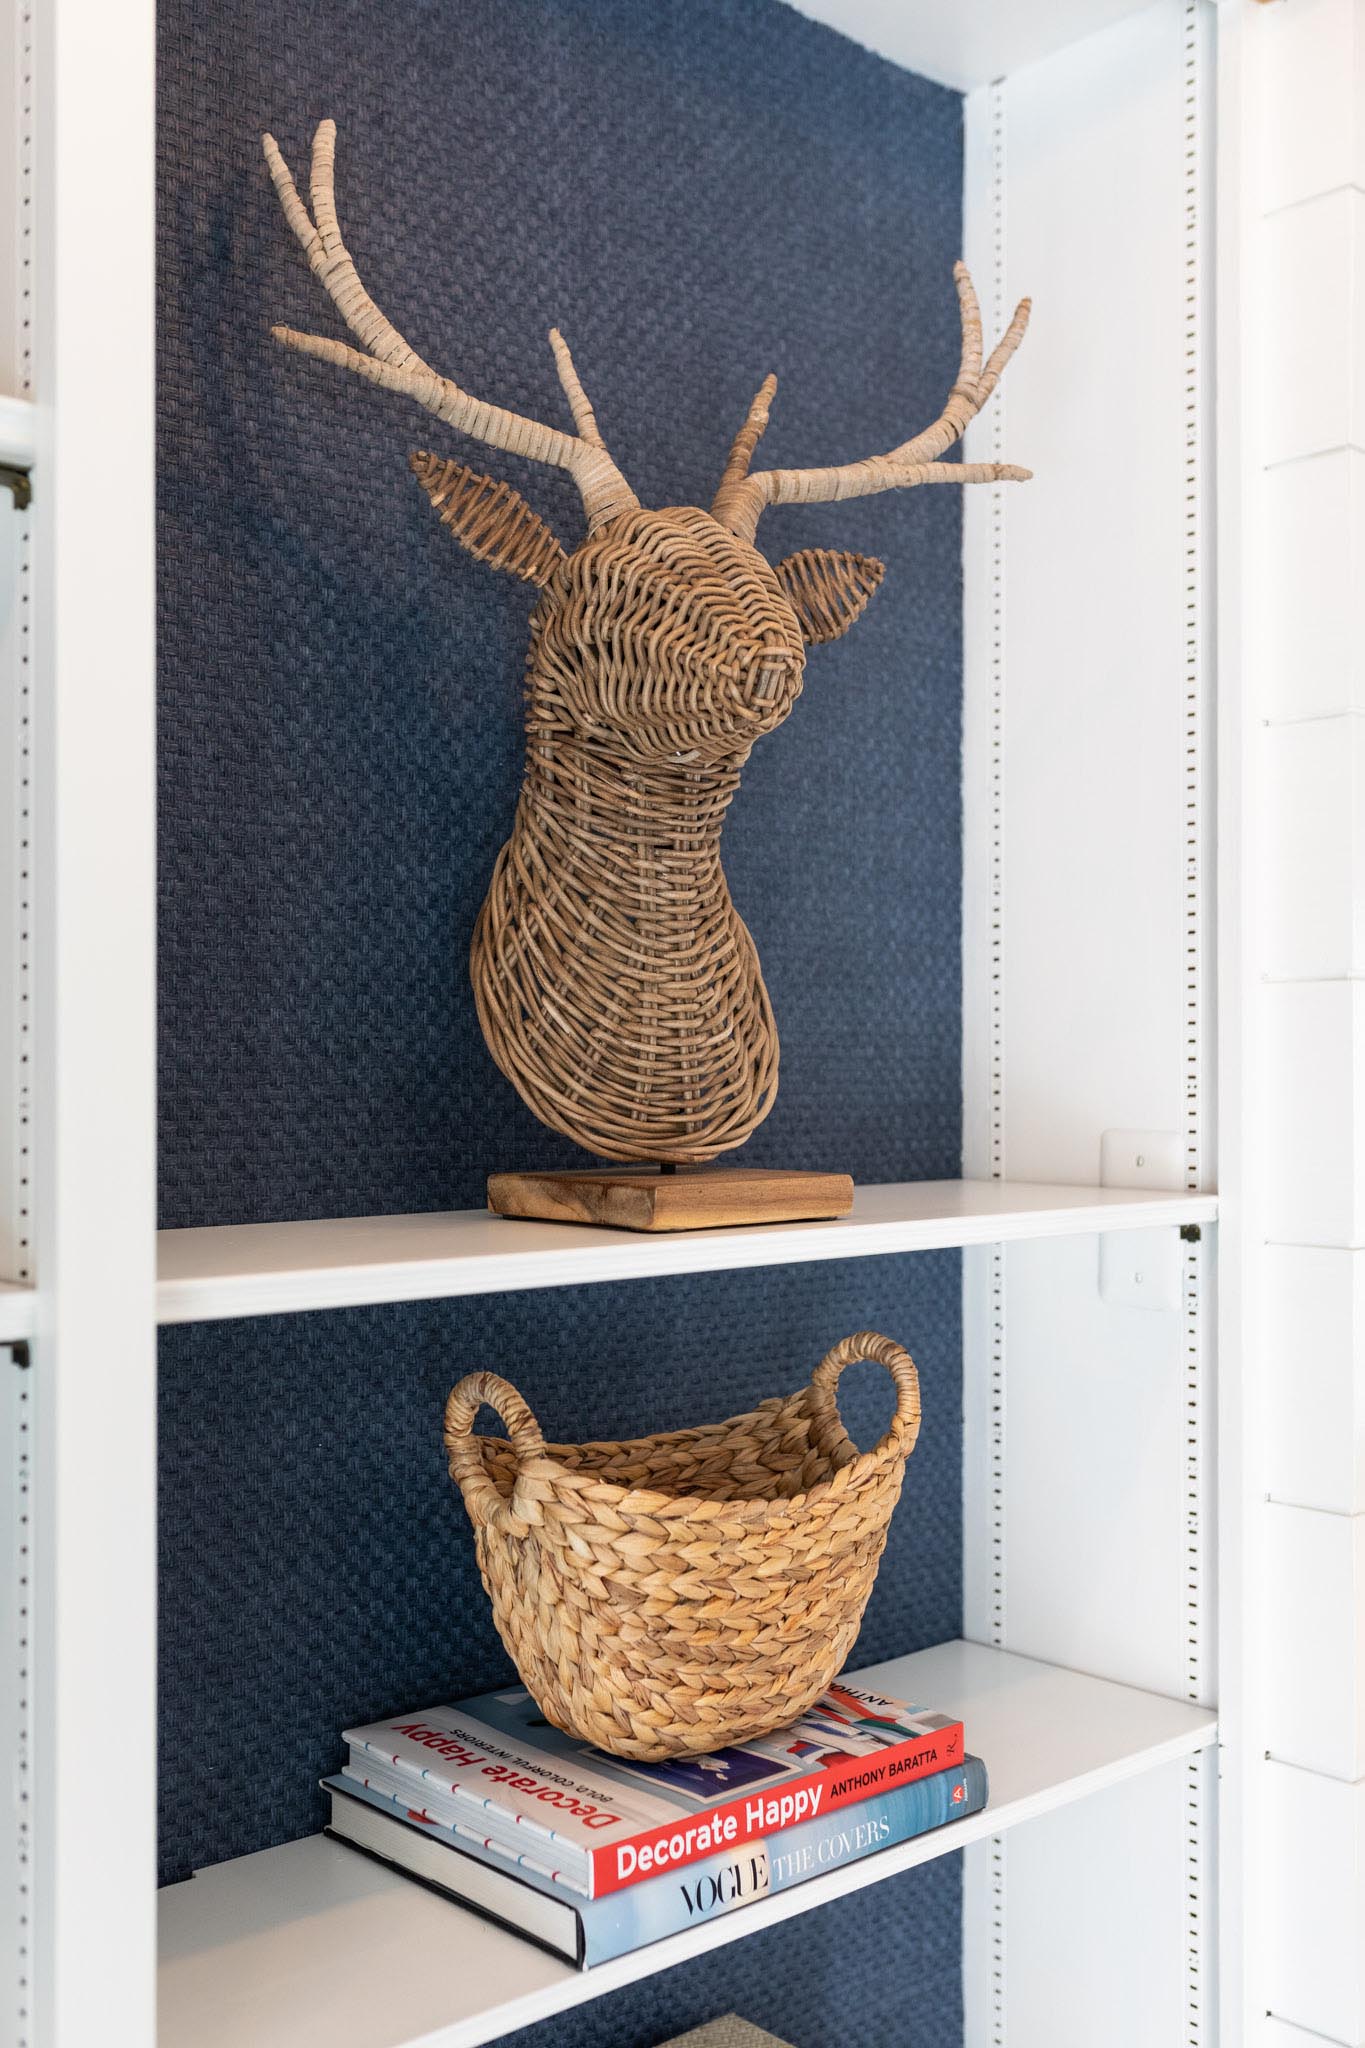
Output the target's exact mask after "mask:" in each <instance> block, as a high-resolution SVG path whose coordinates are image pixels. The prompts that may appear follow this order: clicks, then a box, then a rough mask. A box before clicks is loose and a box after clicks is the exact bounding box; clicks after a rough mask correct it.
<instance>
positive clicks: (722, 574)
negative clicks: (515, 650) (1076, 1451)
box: [265, 121, 1029, 1214]
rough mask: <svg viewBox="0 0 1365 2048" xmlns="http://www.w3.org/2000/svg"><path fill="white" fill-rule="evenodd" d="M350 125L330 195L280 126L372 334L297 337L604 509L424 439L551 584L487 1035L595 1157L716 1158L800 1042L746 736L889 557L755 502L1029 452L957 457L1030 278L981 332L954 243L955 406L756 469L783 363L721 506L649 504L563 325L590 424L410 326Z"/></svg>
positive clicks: (539, 630)
mask: <svg viewBox="0 0 1365 2048" xmlns="http://www.w3.org/2000/svg"><path fill="white" fill-rule="evenodd" d="M335 149H336V127H335V124H334V123H333V122H331V121H324V122H323V123H322V124H321V126H320V127H319V128H318V131H317V134H316V136H315V137H314V141H313V163H312V177H311V180H310V186H309V192H310V199H311V205H312V211H311V213H310V211H309V208H308V207H307V206H306V205H305V204H304V202H303V199H302V198H301V197H300V194H299V191H298V188H297V186H296V185H295V183H294V180H293V177H292V176H291V174H290V171H289V168H288V166H287V165H286V163H285V161H284V159H283V157H282V156H281V155H280V152H279V149H278V147H277V146H276V144H275V141H274V139H273V137H271V136H266V137H265V155H266V161H267V163H268V165H269V167H270V175H271V179H272V181H273V183H274V186H275V190H276V192H277V193H278V195H279V199H280V204H281V206H282V208H283V210H284V215H285V218H286V220H287V221H288V223H289V225H290V227H291V228H292V229H293V231H294V234H295V235H296V236H297V238H298V241H299V244H300V246H301V248H302V249H303V252H304V254H305V256H306V257H307V259H308V264H309V267H310V269H311V270H312V271H313V273H314V275H315V276H316V277H317V278H318V280H319V281H320V282H321V284H322V285H323V286H324V287H325V289H326V290H327V292H328V293H329V294H330V296H331V297H332V299H333V300H334V302H335V304H336V306H337V309H338V311H339V312H340V313H341V315H342V317H343V318H344V320H345V321H346V323H347V325H348V326H349V327H350V329H351V331H352V333H353V334H354V336H355V338H356V340H357V341H358V342H359V344H360V346H359V348H352V347H351V346H349V344H347V343H345V342H341V341H335V340H330V339H328V338H326V337H324V336H320V335H312V334H299V333H296V332H295V331H294V330H293V329H292V328H284V327H277V328H276V329H275V330H274V332H275V335H276V338H277V339H278V340H279V341H281V342H283V343H284V344H285V346H286V347H288V348H291V349H296V350H298V351H299V352H300V353H301V354H303V355H307V356H312V357H315V358H316V359H318V360H319V361H321V362H327V363H334V364H337V365H339V366H341V367H343V368H345V369H348V370H351V371H353V372H355V373H356V374H357V375H358V376H361V377H363V378H365V380H366V381H367V382H368V383H371V384H375V385H378V386H379V387H380V388H381V389H382V390H385V391H393V392H399V393H401V394H403V395H404V396H405V397H407V398H410V399H415V400H416V401H417V403H418V404H419V405H422V406H425V407H426V409H427V410H428V411H429V412H431V413H434V414H435V416H436V417H437V419H439V420H442V421H444V422H445V423H446V425H447V426H450V427H452V428H454V429H455V430H456V432H458V433H461V434H465V435H468V436H469V437H470V438H472V439H474V440H477V441H481V442H483V443H484V444H485V445H487V446H490V447H494V448H501V449H505V450H507V451H509V452H510V453H513V454H516V455H519V456H522V457H527V458H529V459H530V460H532V461H536V462H543V463H549V464H550V465H552V466H553V467H555V468H558V469H562V470H565V471H567V473H568V474H569V475H570V476H571V477H572V478H573V479H574V481H575V483H576V484H577V486H578V489H579V493H580V495H581V497H582V500H583V510H584V514H585V516H586V519H587V527H588V532H587V538H586V539H585V540H584V541H583V542H582V543H581V544H580V545H579V546H578V547H577V548H576V549H575V550H574V551H573V552H572V553H568V552H566V550H565V549H564V548H563V547H562V546H561V544H560V543H559V541H558V540H557V539H556V538H555V536H554V534H553V533H552V532H551V531H550V529H549V527H548V526H547V525H546V524H545V522H544V520H543V519H541V518H539V517H538V515H537V514H536V513H535V512H533V511H532V509H531V507H530V506H529V505H528V504H527V503H526V502H525V500H524V499H523V498H521V497H520V496H519V495H518V493H517V492H516V491H514V490H513V489H512V488H511V486H510V485H508V484H506V483H501V482H497V481H495V480H494V479H493V478H492V477H487V476H480V475H476V474H475V473H474V472H473V471H472V470H469V469H467V468H465V467H464V465H463V464H462V463H460V462H457V461H455V460H453V459H451V458H449V457H442V456H439V455H430V454H419V455H415V456H414V457H413V458H412V466H413V469H414V471H415V473H416V475H417V478H418V481H419V482H420V483H421V485H422V487H423V489H424V490H425V491H426V492H427V495H428V496H429V497H430V499H431V502H432V504H433V505H434V506H435V507H436V509H437V511H438V512H439V514H440V517H441V519H442V521H443V523H444V524H445V525H446V526H447V527H448V528H449V529H450V531H451V532H452V533H453V534H454V535H455V537H456V539H457V540H459V542H460V543H461V545H462V546H463V547H465V548H467V549H468V550H469V551H470V553H471V554H474V555H476V556H477V557H478V558H479V560H481V561H485V562H489V563H492V564H493V565H494V566H495V567H496V568H499V569H504V570H507V571H508V572H509V573H510V574H512V575H515V576H519V577H521V578H522V579H523V580H524V581H526V582H528V583H532V584H534V585H535V586H536V587H537V588H538V589H539V591H540V593H541V594H540V600H539V602H538V604H537V606H536V609H535V613H534V616H533V619H532V624H531V643H530V647H529V650H528V656H527V667H528V688H527V710H526V770H525V779H524V781H523V784H522V792H521V798H520V801H519V803H518V806H517V814H516V820H515V823H514V826H513V830H512V836H511V838H510V839H509V840H508V842H507V844H506V845H505V846H504V848H503V850H502V852H501V854H500V855H499V857H498V862H497V865H496V867H495V869H494V873H493V877H492V881H491V883H490V885H489V890H488V895H487V897H486V899H485V901H484V906H483V909H482V911H481V913H480V916H479V922H478V925H477V928H476V930H475V933H474V938H473V943H472V946H471V949H470V968H471V974H472V979H473V983H474V996H475V1001H476V1004H477V1007H478V1013H479V1022H480V1024H481V1025H482V1027H483V1033H484V1037H485V1039H486V1040H487V1043H488V1047H489V1050H490V1052H491V1053H492V1055H493V1058H494V1059H495V1060H496V1062H497V1064H498V1066H499V1067H500V1068H501V1069H502V1071H503V1073H504V1074H505V1075H506V1076H507V1078H508V1079H509V1080H510V1081H511V1082H512V1084H513V1086H514V1087H515V1088H516V1089H517V1091H518V1093H519V1094H520V1095H521V1097H522V1100H523V1101H524V1102H526V1103H527V1104H528V1106H529V1107H530V1108H531V1109H532V1110H533V1111H534V1113H535V1114H536V1116H538V1117H539V1118H540V1120H541V1121H542V1123H545V1124H548V1125H549V1126H550V1128H551V1129H552V1130H556V1131H561V1132H563V1133H564V1134H565V1135H566V1136H568V1137H570V1138H572V1139H574V1140H575V1141H576V1142H577V1143H578V1144H580V1145H582V1146H583V1147H584V1148H585V1149H586V1150H587V1151H589V1152H592V1153H595V1154H596V1155H597V1156H598V1157H599V1158H602V1159H613V1160H651V1161H660V1162H666V1163H669V1164H694V1163H701V1162H704V1161H706V1160H709V1159H714V1158H715V1157H716V1156H717V1155H718V1154H719V1153H722V1152H726V1151H729V1150H731V1149H732V1148H734V1147H735V1146H737V1145H742V1144H743V1143H744V1141H745V1139H746V1138H747V1137H748V1136H749V1135H750V1133H751V1132H752V1131H753V1130H754V1129H755V1127H756V1126H757V1125H758V1124H760V1123H761V1122H762V1120H763V1118H764V1117H765V1116H766V1115H767V1114H768V1111H769V1110H770V1109H771V1108H772V1105H773V1102H774V1100H775V1098H776V1094H777V1064H778V1047H777V1030H776V1026H775V1024H774V1022H773V1015H772V1010H771V1007H770V1005H769V1002H768V993H767V990H766V988H765V987H764V984H763V976H762V974H761V972H760V970H759V964H758V954H757V952H756V950H755V947H754V942H753V940H752V938H751V937H750V935H749V932H748V930H747V928H746V927H745V925H744V922H743V920H742V919H741V918H740V916H739V915H738V913H737V911H736V910H735V907H734V904H733V903H732V902H731V900H730V892H729V889H728V887H727V885H726V880H725V873H724V869H723V868H722V866H721V859H720V838H721V827H722V825H723V823H724V819H725V813H726V810H727V809H728V807H729V804H730V801H731V798H732V797H733V796H734V793H735V791H736V789H737V788H738V786H739V774H740V770H741V768H742V767H743V765H744V763H745V761H746V760H747V759H748V756H749V751H750V749H751V748H752V747H753V745H754V744H755V742H756V741H757V740H759V739H761V738H762V737H763V735H764V734H765V733H768V732H771V731H772V730H773V728H774V727H775V726H777V725H780V724H781V722H782V720H783V719H784V718H786V716H787V714H788V713H789V712H790V710H791V708H792V705H793V704H794V703H795V701H796V699H797V697H798V696H799V695H800V692H801V686H802V679H803V674H804V670H805V649H806V647H807V646H813V645H815V644H817V643H819V642H823V641H828V640H836V639H838V638H839V636H840V634H842V633H845V632H847V630H848V628H849V627H850V626H851V625H852V624H853V623H854V621H855V620H856V619H857V618H858V617H859V615H860V614H861V612H862V610H863V608H864V606H865V605H866V604H867V602H868V599H869V598H870V597H871V595H872V593H873V591H874V590H875V589H876V587H877V584H878V583H879V582H880V580H881V574H882V570H881V564H880V563H879V562H874V561H871V560H869V559H868V558H867V557H865V556H862V555H847V554H839V553H836V552H834V551H832V550H829V549H825V548H808V549H805V550H803V551H802V552H801V553H800V554H796V555H791V556H789V557H788V558H787V559H786V560H785V561H783V562H780V563H779V564H778V565H777V567H776V568H773V567H771V566H770V565H769V563H768V562H767V561H766V560H765V559H764V557H763V556H762V555H761V554H760V553H759V550H758V547H757V545H756V542H755V535H756V532H757V529H758V522H759V519H760V518H761V517H762V515H763V513H764V512H765V511H766V510H767V509H768V508H769V507H771V506H778V505H790V504H799V503H805V504H810V503H828V502H830V501H833V500H835V499H841V498H856V497H866V496H870V495H872V494H873V493H875V492H878V491H887V490H897V489H908V488H909V487H911V486H912V485H917V484H945V483H963V484H967V483H998V482H1001V481H1005V480H1022V479H1023V478H1025V477H1027V476H1028V474H1029V472H1028V471H1027V470H1026V469H1018V468H1015V467H1014V466H1013V465H1012V464H1010V463H1004V462H973V463H964V462H945V461H943V460H942V459H941V458H942V457H943V456H944V455H946V454H947V452H948V451H949V449H951V448H952V446H953V444H954V443H955V442H956V441H957V440H958V439H959V438H960V437H961V435H962V433H963V431H964V429H965V428H966V427H967V425H968V424H969V422H970V421H971V420H972V419H973V418H974V417H975V415H976V414H977V413H978V412H979V411H980V410H981V408H982V406H983V405H984V404H985V403H986V401H987V399H988V398H989V397H990V395H991V393H992V391H993V390H994V389H995V386H996V384H997V382H998V381H999V378H1000V374H1001V372H1002V371H1003V369H1004V367H1005V364H1006V363H1007V362H1008V361H1009V359H1010V357H1011V355H1012V354H1013V353H1014V350H1015V348H1016V347H1017V346H1018V344H1019V342H1020V340H1021V339H1022V337H1023V333H1024V329H1025V327H1026V325H1027V323H1028V313H1029V303H1028V300H1027V299H1025V300H1023V301H1021V303H1020V305H1019V308H1018V311H1017V312H1016V313H1015V315H1014V318H1013V320H1012V321H1011V322H1010V324H1009V327H1008V328H1007V329H1006V331H1005V334H1004V336H1003V337H1002V339H1001V340H1000V341H999V342H998V343H997V344H996V347H995V349H994V350H993V352H992V353H991V354H990V356H988V357H987V356H985V354H984V349H983V344H982V334H981V314H980V309H979V307H978V305H977V300H976V293H975V291H974V290H973V289H972V281H971V278H970V277H969V276H968V274H967V271H966V268H965V266H964V265H962V264H958V266H957V268H956V271H955V277H956V282H957V294H958V307H959V313H960V318H961V327H962V355H961V361H960V364H959V367H958V373H957V378H956V380H955V382H954V384H953V387H952V390H951V392H950V393H949V396H948V399H947V401H946V403H945V405H944V407H943V410H942V412H941V413H940V414H939V417H938V418H937V419H936V420H935V421H933V422H932V424H931V425H929V426H927V427H925V428H924V429H923V430H922V431H921V432H920V433H918V434H915V435H913V436H912V437H911V439H910V440H908V441H903V442H902V443H901V444H900V445H899V446H898V447H895V448H892V449H889V450H887V451H886V452H885V453H883V454H878V455H871V456H867V457H865V458H864V459H863V460H861V461H853V462H845V463H840V464H838V465H837V466H835V467H833V468H829V469H767V470H760V471H753V470H752V468H751V465H752V459H753V455H754V451H755V449H756V448H757V446H758V442H759V439H760V437H761V435H762V433H763V431H764V428H765V427H766V426H767V423H768V408H769V405H770V404H771V401H772V397H773V393H774V391H775V389H776V380H775V379H774V378H772V377H769V378H767V379H766V380H765V381H764V383H763V384H762V386H761V387H760V389H759V391H758V394H757V396H756V397H755V399H754V401H753V403H752V404H751V406H750V407H749V411H748V414H747V416H746V418H745V420H744V423H743V425H742V426H741V427H740V429H739V432H738V433H737V434H736V436H735V439H734V442H733V444H732V445H731V448H730V453H729V457H728V459H727V461H726V464H725V468H724V471H723V473H722V475H721V479H720V483H719V485H718V487H717V490H716V494H715V497H714V498H713V499H712V502H711V505H710V507H709V509H708V510H705V511H703V510H702V509H701V507H699V506H695V505H691V506H682V507H674V508H673V509H672V510H668V511H647V510H645V509H644V508H642V506H641V505H640V502H639V500H638V498H637V497H636V495H635V493H634V491H633V490H632V489H631V487H630V485H629V484H628V483H627V481H626V479H625V477H624V476H623V475H622V473H621V471H620V470H619V469H618V468H617V466H616V464H615V463H614V462H613V460H612V458H611V455H610V453H609V451H608V449H607V445H606V443H605V441H604V440H603V437H602V435H601V433H600V431H599V429H598V425H597V420H596V417H595V415H594V413H593V409H592V406H591V405H590V404H589V402H588V398H587V395H586V393H585V392H584V390H583V386H582V384H581V383H580V382H579V379H578V373H577V371H576V370H575V368H574V365H573V359H572V358H571V356H570V354H569V351H568V348H567V346H566V345H565V343H564V340H563V338H562V336H561V335H560V334H559V333H558V331H557V330H554V331H552V332H551V335H550V343H551V347H552V348H553V350H554V356H555V364H556V367H557V369H558V372H559V379H560V383H561V385H562V386H563V390H564V396H565V398H566V400H567V402H568V407H569V411H570V413H571V415H572V417H573V423H574V431H573V432H572V433H568V432H565V431H563V430H561V429H559V428H555V427H550V426H546V425H543V424H542V423H541V422H539V421H537V420H533V419H528V418H526V417H525V416H524V415H522V414H520V413H513V412H508V411H506V410H504V409H503V408H502V407H501V406H497V405H493V404H491V403H490V402H489V401H488V400H486V399H481V398H477V397H475V396H474V395H473V394H471V393H470V392H468V391H464V390H462V389H461V387H460V386H459V385H458V384H457V383H455V382H454V380H453V379H452V378H449V377H443V376H441V375H440V374H439V373H438V372H437V371H435V370H433V369H432V368H431V367H430V365H429V364H427V363H424V362H423V361H422V359H421V357H420V356H418V355H417V354H416V352H415V351H414V350H413V349H412V348H410V347H409V345H408V343H407V342H406V341H405V340H404V339H403V337H402V335H401V334H400V333H399V332H398V330H397V328H396V327H394V326H393V325H392V323H391V322H390V321H389V320H388V319H386V317H385V316H384V314H383V313H382V312H381V311H380V309H379V307H378V306H377V305H376V304H375V302H374V300H373V299H372V298H371V297H370V296H369V293H368V292H367V291H366V290H365V287H364V285H363V284H362V283H361V281H360V277H359V274H358V272H357V270H356V267H355V264H354V262H353V260H352V258H351V255H350V253H349V251H348V250H347V248H346V244H345V242H344V241H343V240H342V236H341V229H340V226H339V224H338V221H337V213H336V195H335V190H334V175H333V174H334V156H335ZM819 1213H821V1214H825V1213H829V1212H826V1211H823V1210H822V1211H820V1212H819Z"/></svg>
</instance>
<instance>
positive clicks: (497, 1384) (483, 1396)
mask: <svg viewBox="0 0 1365 2048" xmlns="http://www.w3.org/2000/svg"><path fill="white" fill-rule="evenodd" d="M485 1405H487V1406H488V1407H489V1408H491V1409H492V1410H493V1412H494V1414H495V1415H496V1416H497V1417H498V1419H499V1420H500V1421H501V1423H502V1424H503V1426H504V1428H505V1429H506V1431H507V1436H508V1440H509V1442H510V1443H511V1446H512V1450H513V1453H514V1455H515V1457H516V1460H517V1477H516V1483H515V1485H514V1486H513V1488H512V1498H511V1499H510V1500H508V1499H506V1498H505V1496H504V1495H503V1494H501V1493H499V1491H498V1489H497V1487H496V1486H495V1485H494V1483H493V1481H492V1479H490V1477H489V1475H488V1467H487V1466H486V1465H485V1463H484V1458H483V1451H482V1448H481V1444H482V1443H483V1442H484V1441H485V1439H482V1438H479V1437H476V1436H475V1435H474V1417H475V1416H476V1415H477V1414H478V1412H479V1410H480V1408H482V1407H484V1406H485ZM445 1444H446V1455H447V1457H448V1459H449V1461H450V1476H451V1478H452V1479H453V1480H454V1481H455V1484H456V1485H457V1486H458V1487H459V1489H460V1492H461V1493H462V1494H463V1495H464V1504H465V1507H466V1508H467V1509H468V1511H469V1519H470V1521H471V1522H473V1524H474V1526H475V1528H479V1527H481V1526H482V1525H484V1524H485V1523H491V1524H492V1525H493V1527H495V1528H497V1529H501V1530H505V1531H507V1532H509V1533H516V1534H518V1535H525V1533H526V1530H527V1529H528V1528H530V1527H531V1526H532V1524H533V1523H536V1522H538V1521H539V1520H540V1512H539V1508H538V1506H537V1504H536V1502H535V1500H534V1498H533V1497H532V1496H531V1495H530V1494H529V1493H528V1491H527V1486H526V1478H527V1471H526V1468H527V1465H528V1464H529V1463H530V1462H531V1461H532V1460H534V1459H538V1458H543V1457H544V1455H545V1439H544V1437H543V1436H542V1435H541V1433H540V1424H539V1423H538V1422H537V1421H536V1418H535V1416H534V1415H533V1414H532V1413H531V1411H530V1409H529V1408H528V1407H527V1405H526V1403H525V1402H524V1401H523V1400H522V1398H521V1395H520V1394H519V1393H518V1392H517V1390H516V1388H515V1387H514V1386H513V1385H512V1384H511V1382H510V1381H508V1380H504V1379H499V1377H498V1375H497V1374H496V1373H495V1372H471V1373H467V1374H466V1375H465V1377H464V1378H463V1379H462V1380H461V1381H460V1383H459V1385H458V1386H457V1387H452V1388H451V1390H450V1397H449V1399H448V1400H447V1402H446V1420H445ZM514 1523H515V1524H516V1525H517V1526H516V1528H515V1530H513V1524H514Z"/></svg>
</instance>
